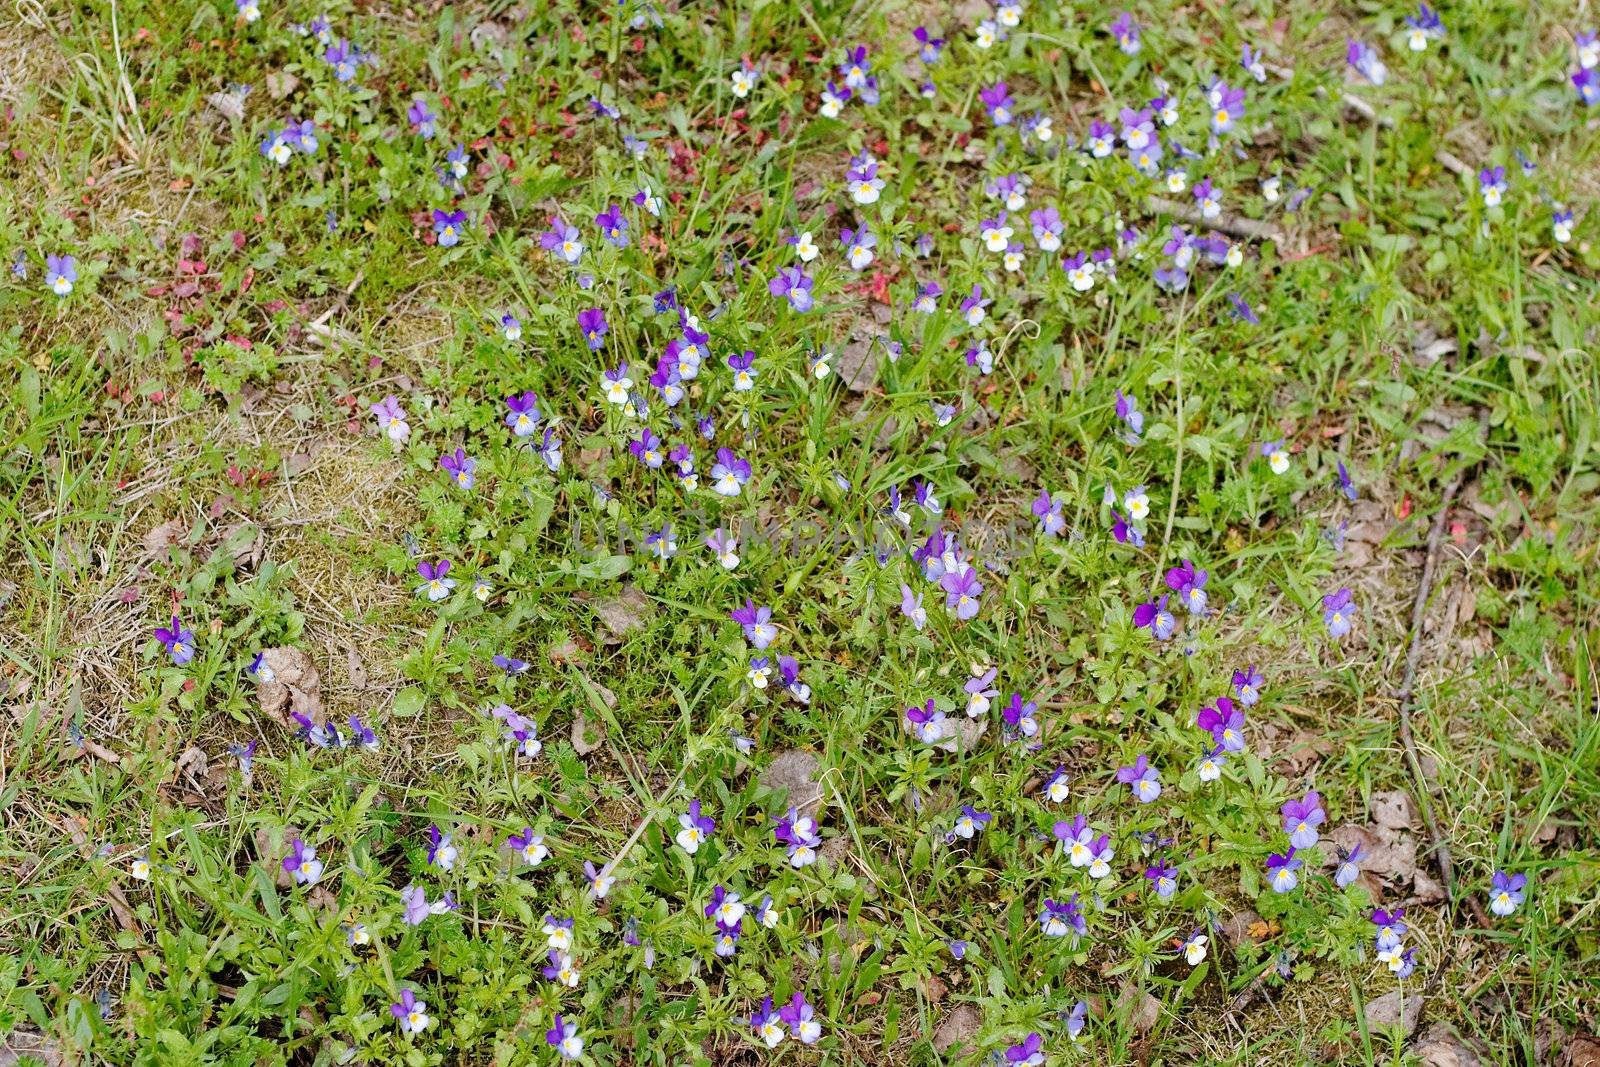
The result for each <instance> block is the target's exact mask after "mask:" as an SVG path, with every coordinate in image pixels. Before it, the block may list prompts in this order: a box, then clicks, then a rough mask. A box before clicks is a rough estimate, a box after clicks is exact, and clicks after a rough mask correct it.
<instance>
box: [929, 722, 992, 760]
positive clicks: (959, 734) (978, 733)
mask: <svg viewBox="0 0 1600 1067" xmlns="http://www.w3.org/2000/svg"><path fill="white" fill-rule="evenodd" d="M946 721H947V722H948V721H949V720H946ZM988 731H989V720H987V719H960V720H958V721H957V722H956V732H955V734H953V735H952V736H950V737H947V738H945V739H944V740H943V741H940V742H938V743H937V744H935V745H934V746H933V747H934V748H937V749H940V750H942V751H944V752H971V751H972V750H973V748H974V747H975V746H976V745H977V744H978V739H979V738H981V737H982V736H983V735H984V734H985V733H987V732H988Z"/></svg>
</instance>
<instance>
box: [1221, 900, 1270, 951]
mask: <svg viewBox="0 0 1600 1067" xmlns="http://www.w3.org/2000/svg"><path fill="white" fill-rule="evenodd" d="M1258 925H1261V916H1259V915H1257V914H1256V913H1255V912H1253V911H1250V910H1248V909H1246V910H1245V911H1236V912H1234V913H1233V914H1232V915H1230V916H1228V917H1227V918H1226V919H1223V920H1222V921H1221V922H1220V923H1218V924H1217V927H1218V929H1220V930H1221V931H1222V936H1223V937H1225V938H1227V939H1228V944H1230V945H1232V946H1233V947H1234V948H1238V947H1239V946H1240V945H1242V944H1244V943H1245V942H1246V941H1248V940H1253V939H1256V938H1255V935H1254V934H1252V933H1251V931H1252V930H1254V929H1255V927H1256V926H1258ZM1261 936H1262V937H1265V936H1266V932H1265V930H1263V931H1262V934H1261Z"/></svg>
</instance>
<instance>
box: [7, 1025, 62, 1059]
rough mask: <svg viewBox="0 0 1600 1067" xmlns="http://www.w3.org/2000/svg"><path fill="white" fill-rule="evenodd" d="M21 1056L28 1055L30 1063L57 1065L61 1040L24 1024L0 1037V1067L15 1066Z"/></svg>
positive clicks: (60, 1057) (59, 1057)
mask: <svg viewBox="0 0 1600 1067" xmlns="http://www.w3.org/2000/svg"><path fill="white" fill-rule="evenodd" d="M23 1056H27V1057H29V1062H30V1063H31V1062H38V1063H42V1064H44V1065H45V1067H59V1065H60V1064H61V1062H62V1056H61V1042H59V1041H57V1040H56V1039H55V1038H53V1037H49V1036H47V1035H45V1034H41V1033H40V1032H39V1031H37V1030H34V1029H32V1028H31V1027H24V1026H19V1027H17V1028H16V1029H15V1030H13V1031H11V1032H10V1033H9V1034H7V1035H5V1036H4V1037H0V1067H15V1065H16V1064H19V1063H21V1062H22V1057H23Z"/></svg>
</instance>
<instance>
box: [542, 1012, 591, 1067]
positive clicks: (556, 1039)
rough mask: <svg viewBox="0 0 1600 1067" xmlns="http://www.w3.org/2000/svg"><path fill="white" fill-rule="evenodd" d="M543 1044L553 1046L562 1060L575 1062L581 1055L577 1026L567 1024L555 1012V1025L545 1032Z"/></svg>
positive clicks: (571, 1023) (580, 1042)
mask: <svg viewBox="0 0 1600 1067" xmlns="http://www.w3.org/2000/svg"><path fill="white" fill-rule="evenodd" d="M544 1042H545V1044H547V1045H553V1046H555V1050H556V1052H558V1053H560V1055H561V1058H562V1059H564V1060H575V1059H578V1058H579V1057H580V1056H582V1055H583V1038H581V1037H579V1036H578V1024H577V1023H575V1022H567V1021H565V1020H563V1019H562V1018H561V1013H560V1012H556V1017H555V1025H554V1026H552V1027H550V1029H548V1030H546V1031H545V1034H544Z"/></svg>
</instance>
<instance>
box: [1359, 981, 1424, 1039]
mask: <svg viewBox="0 0 1600 1067" xmlns="http://www.w3.org/2000/svg"><path fill="white" fill-rule="evenodd" d="M1421 1016H1422V994H1420V993H1417V994H1413V995H1412V996H1409V997H1406V998H1405V1001H1404V1002H1403V1003H1402V1001H1401V999H1400V990H1398V989H1391V990H1390V991H1389V992H1387V993H1385V994H1384V995H1383V996H1381V997H1379V998H1378V999H1376V1000H1371V1001H1368V1002H1367V1025H1368V1026H1370V1027H1372V1028H1373V1029H1376V1030H1386V1029H1388V1028H1389V1027H1392V1026H1398V1027H1400V1031H1401V1032H1402V1033H1403V1034H1404V1035H1405V1036H1406V1037H1410V1036H1411V1031H1413V1030H1415V1029H1416V1028H1417V1020H1418V1019H1419V1018H1421Z"/></svg>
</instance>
